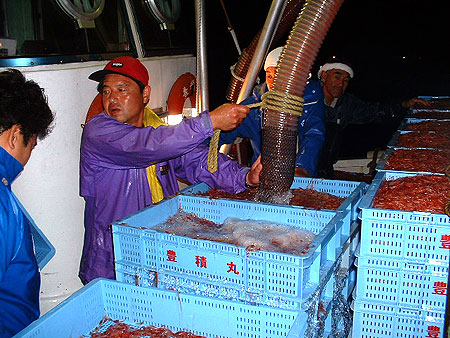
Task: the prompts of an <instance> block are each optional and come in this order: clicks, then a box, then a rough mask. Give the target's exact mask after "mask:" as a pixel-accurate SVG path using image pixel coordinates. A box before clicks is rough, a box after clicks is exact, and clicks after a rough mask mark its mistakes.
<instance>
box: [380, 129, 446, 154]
mask: <svg viewBox="0 0 450 338" xmlns="http://www.w3.org/2000/svg"><path fill="white" fill-rule="evenodd" d="M408 134H411V135H414V134H415V135H421V137H422V138H421V145H420V146H416V145H408V146H405V145H402V144H401V138H402V137H405V136H406V135H408ZM411 135H409V136H411ZM430 138H432V139H433V140H434V141H433V142H430V141H429V139H430ZM435 138H437V139H438V140H439V141H440V142H439V143H438V144H436V142H437V141H436V140H435ZM449 140H450V136H449V135H447V134H443V133H439V132H434V131H415V130H398V131H396V132H395V133H394V135H393V136H392V137H391V139H390V140H389V142H388V144H387V147H388V148H394V149H437V150H439V149H444V150H445V149H448V147H447V146H446V145H448V144H449V142H450V141H449ZM422 141H423V142H422ZM416 142H418V141H416ZM430 143H431V144H430Z"/></svg>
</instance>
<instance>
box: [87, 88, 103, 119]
mask: <svg viewBox="0 0 450 338" xmlns="http://www.w3.org/2000/svg"><path fill="white" fill-rule="evenodd" d="M101 112H103V103H102V95H101V94H100V93H98V94H97V96H96V97H95V98H94V100H93V101H92V103H91V106H90V107H89V110H88V113H87V115H86V120H85V122H84V124H86V123H88V122H89V120H90V119H91V118H93V117H94V116H95V115H98V114H100V113H101Z"/></svg>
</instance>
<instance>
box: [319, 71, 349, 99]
mask: <svg viewBox="0 0 450 338" xmlns="http://www.w3.org/2000/svg"><path fill="white" fill-rule="evenodd" d="M322 81H323V90H324V93H325V98H328V99H330V100H332V99H334V98H340V97H341V96H342V94H344V92H345V90H346V89H347V86H348V83H349V81H350V75H349V74H348V73H347V72H346V71H344V70H340V69H330V70H329V71H327V72H324V73H323V74H322Z"/></svg>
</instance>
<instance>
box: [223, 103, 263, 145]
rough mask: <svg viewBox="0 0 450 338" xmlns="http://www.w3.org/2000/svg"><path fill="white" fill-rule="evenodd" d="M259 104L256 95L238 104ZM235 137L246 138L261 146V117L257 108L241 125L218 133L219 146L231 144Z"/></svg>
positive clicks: (252, 110) (251, 111)
mask: <svg viewBox="0 0 450 338" xmlns="http://www.w3.org/2000/svg"><path fill="white" fill-rule="evenodd" d="M259 102H261V100H260V97H259V96H256V95H252V96H249V97H248V98H246V99H245V100H244V101H242V102H241V103H240V104H243V105H248V104H253V103H259ZM237 137H246V138H249V139H250V140H252V141H253V142H257V143H258V144H261V115H260V113H259V107H257V108H253V109H251V110H250V113H249V114H248V115H247V117H246V118H245V119H244V121H242V123H241V124H240V125H239V126H237V127H236V128H234V129H233V130H230V131H222V132H221V133H220V138H219V145H222V144H230V143H233V142H234V140H235V139H236V138H237Z"/></svg>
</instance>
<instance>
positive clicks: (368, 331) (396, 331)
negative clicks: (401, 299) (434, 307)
mask: <svg viewBox="0 0 450 338" xmlns="http://www.w3.org/2000/svg"><path fill="white" fill-rule="evenodd" d="M353 309H354V316H353V331H352V337H359V338H386V337H408V338H424V337H435V338H444V313H443V312H432V311H427V310H410V309H407V308H402V307H399V306H391V305H383V304H378V303H376V302H361V301H358V300H355V302H354V304H353Z"/></svg>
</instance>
